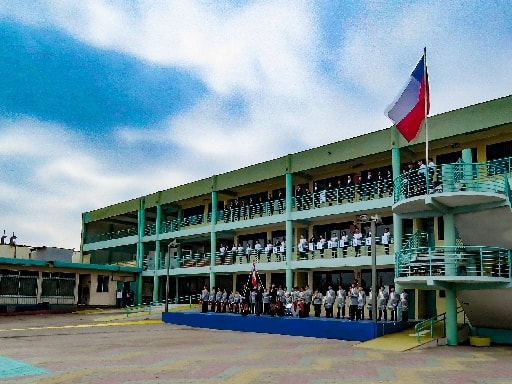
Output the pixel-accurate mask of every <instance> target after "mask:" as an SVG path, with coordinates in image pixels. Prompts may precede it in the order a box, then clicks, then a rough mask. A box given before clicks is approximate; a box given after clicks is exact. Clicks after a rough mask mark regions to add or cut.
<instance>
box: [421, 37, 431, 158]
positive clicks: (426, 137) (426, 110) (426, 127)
mask: <svg viewBox="0 0 512 384" xmlns="http://www.w3.org/2000/svg"><path fill="white" fill-rule="evenodd" d="M423 74H424V75H423V79H424V80H423V81H424V82H425V102H424V104H425V165H427V166H428V118H427V114H428V101H429V99H430V95H429V92H430V89H428V88H427V87H428V78H427V76H428V75H427V47H424V48H423Z"/></svg>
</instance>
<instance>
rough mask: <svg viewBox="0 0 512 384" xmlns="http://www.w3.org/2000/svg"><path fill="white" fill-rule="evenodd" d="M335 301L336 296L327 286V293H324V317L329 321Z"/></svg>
mask: <svg viewBox="0 0 512 384" xmlns="http://www.w3.org/2000/svg"><path fill="white" fill-rule="evenodd" d="M335 300H336V294H335V293H334V291H333V289H332V287H331V286H330V285H329V288H327V292H326V293H325V317H326V318H328V319H331V318H332V317H333V312H334V301H335Z"/></svg>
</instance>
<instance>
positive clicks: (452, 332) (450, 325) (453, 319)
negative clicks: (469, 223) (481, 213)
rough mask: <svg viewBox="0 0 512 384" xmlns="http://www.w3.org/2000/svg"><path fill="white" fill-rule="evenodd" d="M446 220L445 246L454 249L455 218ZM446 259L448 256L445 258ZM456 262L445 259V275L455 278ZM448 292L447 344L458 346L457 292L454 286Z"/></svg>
mask: <svg viewBox="0 0 512 384" xmlns="http://www.w3.org/2000/svg"><path fill="white" fill-rule="evenodd" d="M443 218H444V245H445V246H446V247H454V246H455V241H456V234H455V218H454V215H453V214H446V215H444V216H443ZM445 257H446V256H445ZM456 272H457V265H456V260H455V258H454V257H453V253H452V256H451V257H450V258H448V259H445V274H446V275H447V276H455V275H456V274H457V273H456ZM445 292H446V342H447V344H448V345H457V292H456V289H455V287H454V286H453V285H450V286H448V287H447V288H446V289H445Z"/></svg>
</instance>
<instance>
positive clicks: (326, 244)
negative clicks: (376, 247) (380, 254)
mask: <svg viewBox="0 0 512 384" xmlns="http://www.w3.org/2000/svg"><path fill="white" fill-rule="evenodd" d="M349 233H350V236H349V235H348V234H347V232H346V231H341V236H340V238H338V236H337V234H336V233H335V232H333V234H332V236H331V239H330V240H326V239H324V238H323V236H322V235H320V237H319V238H318V239H316V237H315V236H313V237H311V239H309V241H308V240H306V238H305V237H304V235H301V236H300V239H299V244H298V247H297V248H298V251H299V258H300V259H302V260H304V259H308V254H309V252H311V254H312V258H314V256H315V251H318V254H319V256H320V258H324V255H325V251H326V250H330V251H331V255H332V257H334V258H337V257H338V250H341V256H342V257H347V254H348V247H349V246H352V247H354V251H355V255H356V257H359V256H361V249H362V247H363V246H366V248H367V254H368V256H371V255H372V233H371V232H370V231H367V232H366V236H365V237H363V234H362V233H361V232H360V230H359V228H358V227H357V226H354V229H353V232H352V231H349ZM390 242H391V233H390V232H389V228H387V227H386V228H384V233H383V234H382V236H381V238H380V243H381V244H382V245H383V246H384V252H385V254H386V255H389V244H390Z"/></svg>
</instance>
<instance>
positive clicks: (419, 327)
mask: <svg viewBox="0 0 512 384" xmlns="http://www.w3.org/2000/svg"><path fill="white" fill-rule="evenodd" d="M463 312H464V309H463V308H462V307H461V306H459V307H457V314H459V313H463ZM440 323H442V324H443V337H446V312H445V313H441V314H440V315H437V316H434V317H432V318H430V319H427V320H424V321H422V322H420V323H418V324H416V325H415V326H414V331H415V332H416V336H417V338H418V344H421V334H422V332H423V331H426V330H428V331H429V334H430V338H431V339H433V338H434V328H435V326H436V324H440ZM464 324H466V314H465V313H464Z"/></svg>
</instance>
